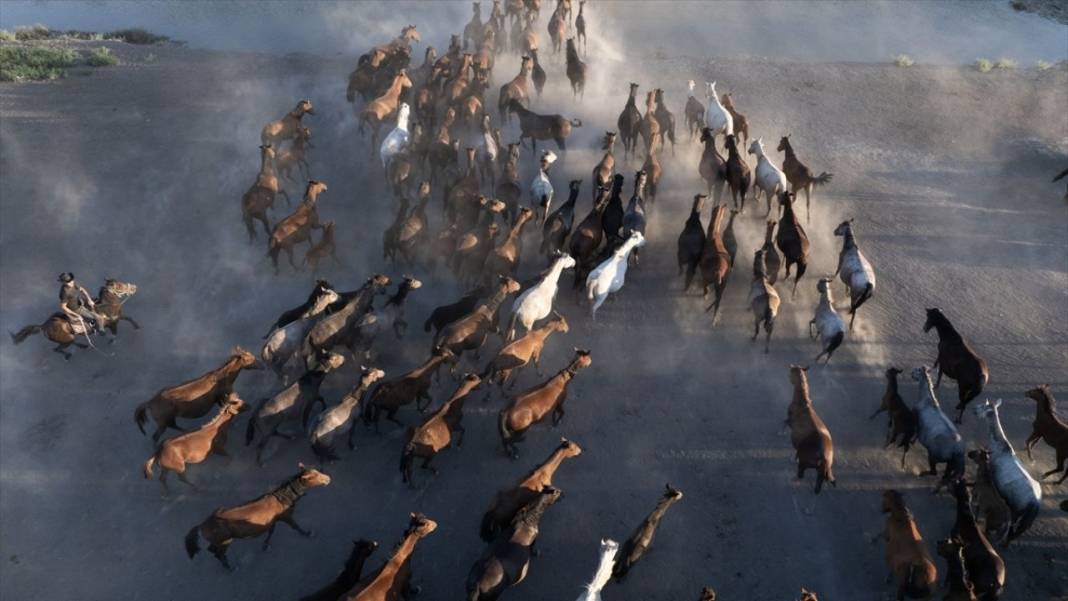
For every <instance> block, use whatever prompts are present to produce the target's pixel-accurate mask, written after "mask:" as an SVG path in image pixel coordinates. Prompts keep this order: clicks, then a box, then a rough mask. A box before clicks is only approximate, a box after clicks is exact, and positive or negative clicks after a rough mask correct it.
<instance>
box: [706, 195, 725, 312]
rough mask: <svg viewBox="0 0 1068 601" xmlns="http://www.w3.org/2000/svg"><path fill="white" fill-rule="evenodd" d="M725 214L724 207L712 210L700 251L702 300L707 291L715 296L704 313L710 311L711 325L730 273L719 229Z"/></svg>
mask: <svg viewBox="0 0 1068 601" xmlns="http://www.w3.org/2000/svg"><path fill="white" fill-rule="evenodd" d="M726 212H727V207H726V206H725V205H718V206H716V207H715V208H713V209H712V220H711V221H710V222H709V223H708V233H707V234H706V235H705V246H704V249H703V250H702V251H701V260H700V262H699V265H700V267H701V279H702V281H703V282H704V298H705V299H707V298H708V293H709V290H713V291H714V292H715V294H716V298H715V300H713V301H712V304H711V305H709V306H708V309H706V311H712V325H716V318H717V316H718V315H719V304H720V302H721V301H722V300H723V290H724V288H726V287H727V278H728V276H730V271H731V257H730V255H729V254H727V248H726V247H725V246H724V245H723V237H722V236H721V235H720V232H719V230H720V228H722V227H723V215H724V214H725V213H726Z"/></svg>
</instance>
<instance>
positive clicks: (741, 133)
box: [719, 92, 749, 146]
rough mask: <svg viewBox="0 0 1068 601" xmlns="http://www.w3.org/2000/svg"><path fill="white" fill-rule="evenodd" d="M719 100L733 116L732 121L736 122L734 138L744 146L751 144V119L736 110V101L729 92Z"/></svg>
mask: <svg viewBox="0 0 1068 601" xmlns="http://www.w3.org/2000/svg"><path fill="white" fill-rule="evenodd" d="M719 99H720V102H721V103H722V104H723V108H725V109H727V112H728V113H730V114H731V121H733V122H734V136H735V137H736V138H738V139H740V140H741V141H742V145H743V146H744V145H747V144H749V119H747V118H746V117H745V115H743V114H741V113H739V112H738V111H737V110H736V109H735V108H734V100H733V99H732V98H731V95H730V93H729V92H728V93H726V94H723V95H722V96H720V98H719Z"/></svg>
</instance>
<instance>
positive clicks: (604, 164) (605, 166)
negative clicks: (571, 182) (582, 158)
mask: <svg viewBox="0 0 1068 601" xmlns="http://www.w3.org/2000/svg"><path fill="white" fill-rule="evenodd" d="M615 146H616V132H614V131H609V132H605V134H604V138H603V139H602V141H601V149H602V150H604V156H603V157H601V161H600V162H599V163H597V164H596V165H594V167H593V190H592V194H593V199H594V200H596V199H597V188H598V187H600V186H607V185H608V183H609V182H610V181H612V176H613V175H614V174H615V169H616V155H615V152H614V150H615ZM579 181H580V182H581V180H579Z"/></svg>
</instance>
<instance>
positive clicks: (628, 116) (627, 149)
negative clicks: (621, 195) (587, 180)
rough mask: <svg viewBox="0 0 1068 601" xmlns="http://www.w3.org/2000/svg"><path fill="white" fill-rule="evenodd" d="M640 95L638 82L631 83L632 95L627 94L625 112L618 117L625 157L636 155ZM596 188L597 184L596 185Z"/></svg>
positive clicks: (617, 123) (640, 116) (639, 118)
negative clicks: (637, 100) (638, 98)
mask: <svg viewBox="0 0 1068 601" xmlns="http://www.w3.org/2000/svg"><path fill="white" fill-rule="evenodd" d="M637 96H638V84H636V83H631V84H630V95H629V96H627V104H626V105H624V106H623V112H621V113H620V114H619V118H618V119H616V128H617V129H618V130H619V137H620V139H622V140H623V159H624V160H626V158H627V156H628V155H630V156H633V155H634V149H635V147H636V146H637V142H638V129H639V128H640V127H641V122H642V114H641V113H640V112H638V105H637V104H636V98H637ZM594 189H596V186H595V187H594Z"/></svg>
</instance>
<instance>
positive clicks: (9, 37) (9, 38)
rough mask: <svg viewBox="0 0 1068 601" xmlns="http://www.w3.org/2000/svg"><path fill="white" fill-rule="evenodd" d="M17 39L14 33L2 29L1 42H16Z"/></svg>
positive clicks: (0, 32)
mask: <svg viewBox="0 0 1068 601" xmlns="http://www.w3.org/2000/svg"><path fill="white" fill-rule="evenodd" d="M16 39H17V38H16V37H15V34H14V33H13V32H10V31H8V30H6V29H0V42H14V41H15V40H16Z"/></svg>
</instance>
